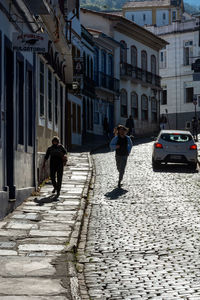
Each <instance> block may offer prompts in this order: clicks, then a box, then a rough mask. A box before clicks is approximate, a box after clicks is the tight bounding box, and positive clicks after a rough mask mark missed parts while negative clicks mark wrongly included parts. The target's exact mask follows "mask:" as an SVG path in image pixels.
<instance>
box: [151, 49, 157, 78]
mask: <svg viewBox="0 0 200 300" xmlns="http://www.w3.org/2000/svg"><path fill="white" fill-rule="evenodd" d="M151 73H152V74H154V75H156V74H157V61H156V56H155V55H154V54H152V55H151Z"/></svg>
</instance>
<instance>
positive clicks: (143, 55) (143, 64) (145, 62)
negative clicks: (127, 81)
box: [141, 50, 148, 71]
mask: <svg viewBox="0 0 200 300" xmlns="http://www.w3.org/2000/svg"><path fill="white" fill-rule="evenodd" d="M144 58H145V59H144ZM141 69H142V70H143V71H147V69H148V59H147V52H146V50H142V51H141Z"/></svg>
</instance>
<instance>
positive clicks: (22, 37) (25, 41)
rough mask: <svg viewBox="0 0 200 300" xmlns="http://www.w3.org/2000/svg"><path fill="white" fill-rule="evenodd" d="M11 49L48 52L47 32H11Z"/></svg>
mask: <svg viewBox="0 0 200 300" xmlns="http://www.w3.org/2000/svg"><path fill="white" fill-rule="evenodd" d="M13 50H16V51H26V52H40V53H45V52H48V36H47V34H44V33H41V34H35V33H23V34H20V33H18V32H14V33H13Z"/></svg>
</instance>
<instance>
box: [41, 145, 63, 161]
mask: <svg viewBox="0 0 200 300" xmlns="http://www.w3.org/2000/svg"><path fill="white" fill-rule="evenodd" d="M66 153H67V151H66V149H65V148H64V147H63V145H61V144H58V145H52V146H50V147H49V148H48V149H47V152H46V155H45V159H46V160H47V159H48V158H49V156H50V164H51V165H52V164H53V165H54V164H55V165H57V164H63V156H64V155H65V154H66Z"/></svg>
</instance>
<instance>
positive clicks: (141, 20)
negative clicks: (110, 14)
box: [125, 10, 152, 26]
mask: <svg viewBox="0 0 200 300" xmlns="http://www.w3.org/2000/svg"><path fill="white" fill-rule="evenodd" d="M125 18H127V19H128V20H131V21H133V22H135V23H136V24H138V25H140V26H144V25H151V24H152V11H151V10H143V11H132V12H131V11H127V12H126V13H125Z"/></svg>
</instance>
